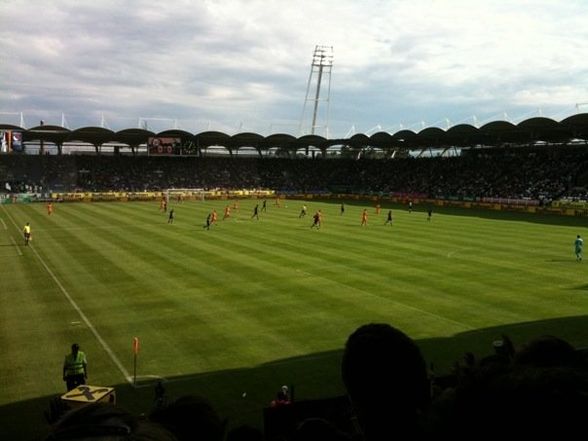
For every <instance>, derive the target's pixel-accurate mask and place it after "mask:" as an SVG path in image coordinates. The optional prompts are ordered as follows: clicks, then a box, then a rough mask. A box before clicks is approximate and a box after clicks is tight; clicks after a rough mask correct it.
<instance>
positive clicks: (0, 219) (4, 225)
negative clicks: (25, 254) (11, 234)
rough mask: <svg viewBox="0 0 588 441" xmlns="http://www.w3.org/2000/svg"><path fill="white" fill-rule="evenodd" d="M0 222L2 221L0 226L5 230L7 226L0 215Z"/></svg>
mask: <svg viewBox="0 0 588 441" xmlns="http://www.w3.org/2000/svg"><path fill="white" fill-rule="evenodd" d="M0 222H2V226H3V227H4V229H5V230H8V227H7V226H6V222H4V219H2V218H1V217H0Z"/></svg>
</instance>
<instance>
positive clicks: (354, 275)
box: [3, 201, 588, 380]
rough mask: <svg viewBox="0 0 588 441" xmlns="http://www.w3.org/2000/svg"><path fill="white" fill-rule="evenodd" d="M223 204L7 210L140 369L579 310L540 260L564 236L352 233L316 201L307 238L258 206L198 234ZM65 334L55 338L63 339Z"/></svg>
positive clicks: (512, 229)
mask: <svg viewBox="0 0 588 441" xmlns="http://www.w3.org/2000/svg"><path fill="white" fill-rule="evenodd" d="M288 204H290V202H288ZM224 205H225V202H220V201H219V202H218V203H217V202H210V201H207V202H204V203H201V202H195V203H185V204H177V205H176V204H173V203H172V204H171V207H173V208H175V209H176V214H177V218H176V222H175V224H174V225H166V222H167V216H166V215H165V214H163V213H159V212H158V211H157V208H158V205H156V204H153V203H151V204H149V203H129V204H125V203H115V204H111V203H106V204H102V203H101V204H70V205H65V204H63V205H58V206H57V209H56V215H55V216H54V217H51V218H48V217H47V215H46V213H45V211H44V207H42V206H38V205H37V206H26V207H25V206H22V207H20V206H19V207H10V209H11V211H12V210H13V209H14V212H15V213H17V214H18V216H19V221H18V222H19V224H20V223H21V222H22V223H23V224H24V221H25V219H31V220H32V221H33V231H34V232H35V231H36V232H37V233H38V234H36V236H35V245H36V246H37V247H38V249H39V250H40V252H43V253H46V254H44V256H46V257H47V259H51V265H54V266H55V270H56V271H57V270H59V274H60V277H61V276H63V278H64V280H67V283H68V287H69V286H70V285H71V287H72V288H71V289H74V288H73V287H74V286H77V289H79V290H80V291H79V292H78V291H76V298H78V297H77V296H79V299H80V303H81V304H84V305H87V307H88V314H91V316H92V320H93V321H96V323H97V326H99V327H100V329H103V330H104V332H105V333H106V334H105V335H108V339H109V342H110V343H111V344H112V347H113V348H115V350H116V352H117V353H118V352H120V353H121V354H124V353H128V352H129V349H128V346H129V344H130V339H129V337H130V336H132V335H135V334H139V335H141V336H142V338H144V339H145V340H146V342H145V345H144V351H145V357H144V361H143V363H144V367H145V369H146V372H148V373H153V374H162V375H188V374H192V373H197V372H205V371H207V372H208V371H212V370H215V369H222V368H229V367H241V366H252V365H256V364H258V363H261V362H264V361H268V360H273V359H276V354H279V356H280V357H287V356H288V355H292V354H296V355H303V354H308V353H312V352H319V351H323V350H330V349H336V348H340V347H341V346H342V344H343V342H344V340H345V338H346V336H347V335H348V334H349V332H351V331H352V330H353V329H354V327H355V326H356V325H359V324H360V323H363V322H365V321H388V322H391V323H393V324H396V325H398V326H399V327H401V328H402V329H404V330H405V331H407V332H408V333H409V334H411V335H413V336H416V337H426V336H451V335H453V334H456V333H461V332H463V331H464V330H472V331H476V329H477V328H478V327H485V326H493V325H502V324H509V323H525V322H530V321H532V320H536V319H539V318H550V317H558V316H561V315H568V316H572V315H574V314H576V315H577V314H578V313H580V312H581V311H583V310H585V307H586V306H588V304H587V302H586V299H585V296H584V297H582V296H580V295H575V296H573V295H572V294H568V292H567V291H566V290H568V291H569V290H571V289H572V288H573V287H575V286H580V285H581V280H582V278H581V275H580V274H578V271H576V270H577V269H578V267H577V266H576V267H574V266H573V265H574V263H572V262H573V256H568V257H571V259H570V260H571V262H570V264H568V262H555V264H553V263H550V262H548V261H547V260H548V256H549V255H550V253H553V254H552V256H553V258H554V259H558V258H559V259H562V260H564V259H565V257H566V253H565V252H562V250H561V249H560V246H559V245H557V244H558V243H564V242H565V241H566V240H568V238H567V235H568V234H569V233H570V232H572V230H573V232H574V236H575V230H576V229H577V228H576V227H575V226H569V225H549V224H540V223H530V222H526V221H515V220H512V219H509V218H505V220H504V221H503V220H500V219H498V220H497V219H486V218H479V217H467V216H453V215H445V214H442V213H439V214H438V213H434V215H433V220H432V221H431V222H430V223H428V222H427V221H426V215H425V214H423V213H412V214H410V215H409V214H408V213H403V212H398V210H397V211H395V212H394V214H395V225H394V226H393V227H391V228H386V227H384V226H383V225H380V223H383V220H384V216H383V215H381V216H380V217H379V218H376V217H375V216H374V215H373V214H372V213H370V225H369V226H368V228H365V229H361V228H360V227H359V213H360V211H361V207H359V206H357V207H355V206H354V207H350V206H349V205H348V211H347V213H346V215H345V216H343V217H336V216H338V204H333V205H328V204H327V203H320V206H324V207H327V208H326V209H325V210H324V211H326V212H327V213H328V216H327V217H326V223H325V227H324V228H323V229H322V230H321V231H313V230H310V228H309V226H310V222H311V220H310V218H309V217H307V218H306V219H301V220H299V219H298V218H297V213H298V211H299V208H296V209H295V210H290V208H288V209H271V208H270V211H269V213H268V214H267V215H263V214H262V220H261V221H259V222H257V221H252V220H250V219H249V217H250V214H251V211H250V210H251V209H252V207H253V201H249V202H247V203H245V202H243V203H242V204H241V213H240V214H239V215H238V216H235V215H233V218H232V219H230V220H228V221H225V222H220V221H219V226H218V227H215V228H214V229H213V230H212V231H204V230H203V229H202V224H203V222H204V219H205V216H206V214H207V213H208V212H209V211H210V210H211V209H212V207H217V211H218V213H219V217H220V218H222V207H223V206H224ZM296 205H298V204H296ZM300 205H301V204H300ZM307 205H308V206H309V212H310V213H312V211H313V208H314V205H312V206H311V204H307ZM318 205H319V204H317V206H318ZM335 213H336V214H335ZM348 215H349V216H348ZM417 215H418V217H417ZM411 216H412V217H411ZM522 218H524V217H522ZM376 221H377V222H376ZM36 228H37V229H36ZM17 238H18V236H17ZM537 238H540V240H537ZM530 244H532V247H531V246H530ZM565 246H566V247H568V246H570V247H571V245H568V244H565ZM448 255H449V256H448ZM513 256H514V257H513ZM48 262H49V260H48ZM100 262H104V265H103V270H100V268H99V266H98V264H99V263H100ZM157 262H159V263H157ZM117 266H121V267H122V268H123V270H121V269H120V268H119V269H116V267H117ZM76 269H77V270H76ZM31 271H34V268H31ZM64 283H65V282H64ZM534 284H536V286H534ZM584 285H585V283H584ZM123 292H124V295H122V293H123ZM574 293H576V294H578V293H579V292H578V291H575V292H574ZM58 305H59V303H55V304H54V306H55V307H56V308H55V309H59V308H58ZM23 306H24V307H25V308H26V304H25V305H23ZM411 308H412V309H411ZM419 309H420V310H421V311H420V312H419V311H418V310H419ZM429 312H430V313H432V314H436V315H438V316H439V317H443V319H439V318H437V319H436V318H434V317H431V316H427V313H429ZM50 315H51V317H52V318H53V319H54V320H56V321H60V323H62V322H64V321H66V320H63V317H58V316H57V314H56V313H55V312H54V311H52V312H51V313H50ZM62 315H63V314H62ZM447 320H455V322H457V323H463V325H465V326H458V324H457V323H455V324H453V325H450V324H449V323H448V322H447ZM3 332H4V331H3ZM6 332H9V330H6ZM19 332H20V330H19ZM71 335H72V334H70V333H69V331H64V332H63V336H61V337H60V338H61V339H62V340H63V341H64V342H71ZM82 335H83V334H82ZM58 339H59V338H58ZM16 340H18V339H16ZM13 347H16V345H14V346H13ZM223 348H224V349H223ZM59 352H60V353H61V352H62V351H59ZM92 352H95V353H96V352H98V349H95V348H92ZM59 359H60V360H61V356H60V357H59ZM168 360H173V363H169V362H168ZM130 361H131V358H130V357H129V358H128V359H127V361H126V363H127V365H130ZM109 369H110V370H111V369H112V368H111V367H109V366H108V363H106V364H104V370H109ZM104 378H105V379H106V380H108V378H109V377H108V376H107V375H105V376H104Z"/></svg>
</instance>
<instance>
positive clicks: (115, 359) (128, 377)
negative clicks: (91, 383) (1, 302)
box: [2, 206, 133, 385]
mask: <svg viewBox="0 0 588 441" xmlns="http://www.w3.org/2000/svg"><path fill="white" fill-rule="evenodd" d="M2 208H3V209H4V212H5V213H6V215H7V216H8V219H10V221H11V222H12V225H14V228H16V230H17V231H19V232H20V228H18V225H16V222H14V219H13V218H12V216H10V213H8V210H6V208H5V207H4V206H3V207H2ZM28 247H29V248H30V249H31V250H33V253H35V256H37V259H39V262H41V265H43V267H44V268H45V270H46V271H47V273H49V275H50V276H51V278H52V279H53V281H54V282H55V284H56V285H57V286H58V287H59V289H60V290H61V292H62V293H63V295H64V296H65V298H66V299H67V300H68V301H69V303H70V304H71V306H72V307H73V308H74V309H75V310H76V311H77V313H78V314H79V316H80V317H81V319H82V320H83V322H84V323H85V324H86V326H87V327H88V329H90V331H92V334H94V337H96V340H98V342H99V343H100V345H101V346H102V348H104V350H105V351H106V353H107V354H108V355H109V356H110V359H111V360H112V361H113V363H114V364H115V365H116V367H117V368H118V369H119V370H120V372H121V373H122V374H123V376H124V378H125V380H126V381H127V382H128V383H130V384H131V385H132V384H133V381H132V377H131V375H129V373H128V372H127V370H126V369H125V367H124V366H123V365H122V363H121V362H120V360H119V359H118V357H117V356H116V355H115V354H114V352H113V351H112V349H110V346H108V343H106V341H104V339H103V338H102V336H101V335H100V334H99V333H98V331H97V330H96V328H95V327H94V325H93V324H92V322H90V320H89V319H88V317H86V314H84V311H82V309H81V308H80V307H79V306H78V305H77V303H76V302H75V301H74V299H73V298H72V297H71V295H69V292H67V289H65V287H64V286H63V285H62V284H61V282H60V281H59V279H58V278H57V277H56V276H55V274H54V273H53V271H51V268H49V266H48V265H47V264H46V263H45V261H44V260H43V258H42V257H41V255H40V254H39V253H38V252H37V250H36V249H35V248H34V247H33V246H32V245H31V244H29V246H28Z"/></svg>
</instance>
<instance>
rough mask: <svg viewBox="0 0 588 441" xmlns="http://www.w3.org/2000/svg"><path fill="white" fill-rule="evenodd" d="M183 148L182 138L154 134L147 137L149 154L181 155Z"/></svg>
mask: <svg viewBox="0 0 588 441" xmlns="http://www.w3.org/2000/svg"><path fill="white" fill-rule="evenodd" d="M181 148H182V140H181V139H180V138H169V137H160V136H157V137H156V136H152V137H149V138H148V139H147V150H148V152H149V155H179V154H181Z"/></svg>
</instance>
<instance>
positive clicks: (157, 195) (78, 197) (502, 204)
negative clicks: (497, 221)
mask: <svg viewBox="0 0 588 441" xmlns="http://www.w3.org/2000/svg"><path fill="white" fill-rule="evenodd" d="M164 197H169V198H170V199H171V200H176V199H178V198H181V199H182V200H209V199H210V200H215V199H217V200H229V199H259V198H280V199H306V200H313V199H314V200H319V199H335V200H358V201H360V200H364V201H369V202H370V203H373V204H374V205H375V204H378V203H379V204H382V203H386V202H391V203H394V204H402V205H404V204H407V203H408V201H409V200H410V201H412V202H413V204H414V206H415V208H417V207H418V206H419V205H426V206H436V207H458V208H472V209H483V210H495V211H513V212H522V213H537V214H555V215H561V216H580V217H588V201H583V200H569V199H561V200H556V201H551V202H550V203H549V204H543V203H542V202H541V201H539V200H536V199H508V198H480V199H472V200H465V199H452V198H428V197H425V196H424V195H415V194H379V195H374V194H357V193H353V194H348V193H295V192H290V193H280V192H276V191H274V190H267V189H265V190H258V189H253V190H252V189H242V190H222V189H216V190H203V189H170V190H165V191H145V192H126V191H119V192H69V193H50V194H41V193H18V194H14V193H6V194H0V203H1V204H11V203H31V202H48V201H54V202H103V201H120V202H128V201H158V200H161V199H162V198H164Z"/></svg>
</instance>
